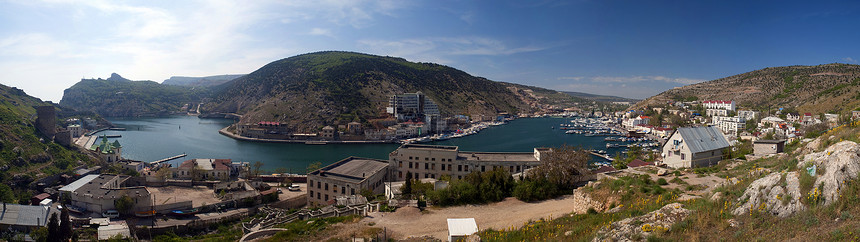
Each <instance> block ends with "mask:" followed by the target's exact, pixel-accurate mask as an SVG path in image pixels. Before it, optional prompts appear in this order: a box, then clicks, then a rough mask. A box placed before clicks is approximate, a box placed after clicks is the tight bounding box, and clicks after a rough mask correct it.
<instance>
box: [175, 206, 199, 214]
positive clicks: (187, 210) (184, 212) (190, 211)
mask: <svg viewBox="0 0 860 242" xmlns="http://www.w3.org/2000/svg"><path fill="white" fill-rule="evenodd" d="M199 212H200V209H199V208H192V209H186V210H173V211H170V214H171V215H175V216H193V215H195V214H197V213H199Z"/></svg>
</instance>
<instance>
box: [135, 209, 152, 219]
mask: <svg viewBox="0 0 860 242" xmlns="http://www.w3.org/2000/svg"><path fill="white" fill-rule="evenodd" d="M134 216H137V217H141V218H146V217H152V216H155V210H149V211H140V212H134Z"/></svg>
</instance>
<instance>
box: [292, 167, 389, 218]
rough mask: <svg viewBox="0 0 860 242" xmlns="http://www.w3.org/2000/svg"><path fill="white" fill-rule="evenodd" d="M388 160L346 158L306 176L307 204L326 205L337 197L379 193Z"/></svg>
mask: <svg viewBox="0 0 860 242" xmlns="http://www.w3.org/2000/svg"><path fill="white" fill-rule="evenodd" d="M387 176H388V161H384V160H377V159H370V158H359V157H349V158H346V159H343V160H341V161H338V162H335V163H334V164H331V165H328V166H326V167H323V168H320V169H319V170H316V171H313V172H311V173H309V174H308V188H307V190H308V204H309V205H311V206H318V205H328V204H330V203H333V201H334V199H335V198H337V197H339V196H348V195H356V194H360V193H361V192H362V191H364V190H369V191H371V192H373V194H379V193H383V192H384V191H385V190H384V189H385V188H384V186H383V184H382V183H383V181H385V178H386V177H387Z"/></svg>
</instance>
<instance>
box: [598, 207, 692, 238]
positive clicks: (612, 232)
mask: <svg viewBox="0 0 860 242" xmlns="http://www.w3.org/2000/svg"><path fill="white" fill-rule="evenodd" d="M690 213H691V211H690V210H688V209H686V208H684V205H683V204H680V203H670V204H667V205H666V206H663V208H660V209H658V210H656V211H653V212H650V213H648V214H645V215H642V216H638V217H632V218H626V219H623V220H621V221H618V222H613V223H612V224H610V225H609V226H607V227H606V228H603V229H601V230H600V231H598V232H597V236H595V237H594V239H593V240H592V241H638V240H642V239H644V238H646V237H648V236H649V235H651V234H652V233H665V232H668V231H669V230H670V229H671V228H672V225H674V224H675V223H676V222H679V221H681V220H684V219H685V218H686V217H687V215H690Z"/></svg>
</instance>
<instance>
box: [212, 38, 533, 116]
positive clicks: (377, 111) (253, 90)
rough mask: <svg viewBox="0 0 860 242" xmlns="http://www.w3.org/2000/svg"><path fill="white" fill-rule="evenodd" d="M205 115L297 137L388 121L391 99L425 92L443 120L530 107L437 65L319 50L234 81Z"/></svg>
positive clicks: (496, 87)
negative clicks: (233, 117)
mask: <svg viewBox="0 0 860 242" xmlns="http://www.w3.org/2000/svg"><path fill="white" fill-rule="evenodd" d="M223 87H224V91H223V92H221V93H220V94H219V95H217V96H216V97H215V102H213V103H211V104H210V105H207V107H206V109H207V110H212V111H220V112H238V113H242V114H245V118H243V119H244V121H249V122H255V121H264V120H266V121H281V122H285V123H288V124H289V125H290V126H292V127H294V128H295V129H297V130H300V131H316V129H318V128H320V127H322V126H323V125H330V124H334V123H335V122H343V123H345V122H350V121H353V120H357V121H361V122H364V121H366V120H368V119H372V118H378V117H381V116H385V107H386V106H387V105H388V97H389V96H390V95H392V94H395V93H403V92H416V91H421V92H423V93H424V94H426V95H427V96H428V97H430V98H431V99H433V100H434V101H435V102H436V103H437V104H439V107H440V110H441V111H442V112H443V113H445V114H486V115H494V114H496V113H497V112H509V113H519V112H521V111H529V110H531V109H532V107H531V106H530V105H528V104H526V103H524V102H523V101H522V100H520V97H519V96H517V95H516V94H515V93H513V92H511V91H510V90H509V89H508V88H507V86H505V85H503V84H501V83H498V82H493V81H490V80H487V79H484V78H480V77H474V76H471V75H469V74H467V73H465V72H463V71H460V70H457V69H454V68H450V67H447V66H442V65H438V64H432V63H414V62H409V61H406V60H404V59H402V58H395V57H383V56H374V55H367V54H360V53H352V52H317V53H310V54H304V55H298V56H294V57H290V58H286V59H282V60H278V61H275V62H272V63H269V64H267V65H265V66H263V67H262V68H260V69H259V70H257V71H254V72H253V73H251V74H248V75H246V76H243V77H241V78H238V79H236V80H233V81H231V82H229V83H227V84H225V85H224V86H223Z"/></svg>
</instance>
